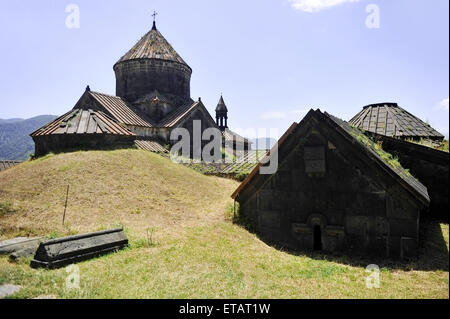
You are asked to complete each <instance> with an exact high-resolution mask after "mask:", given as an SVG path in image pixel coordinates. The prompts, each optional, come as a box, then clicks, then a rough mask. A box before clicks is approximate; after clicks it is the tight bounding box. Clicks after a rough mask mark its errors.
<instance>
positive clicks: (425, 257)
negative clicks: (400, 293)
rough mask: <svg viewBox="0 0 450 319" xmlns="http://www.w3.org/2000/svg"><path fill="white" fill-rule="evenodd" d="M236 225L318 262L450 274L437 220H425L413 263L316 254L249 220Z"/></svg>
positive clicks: (240, 221) (342, 254)
mask: <svg viewBox="0 0 450 319" xmlns="http://www.w3.org/2000/svg"><path fill="white" fill-rule="evenodd" d="M233 222H234V223H235V224H237V225H239V226H241V227H243V228H245V229H246V230H247V231H249V232H251V233H253V234H254V235H256V236H257V237H258V238H259V239H260V240H261V241H263V242H265V243H266V244H268V245H269V246H271V247H273V248H275V249H277V250H280V251H283V252H285V253H288V254H291V255H294V256H304V257H308V258H311V259H315V260H323V261H330V262H335V263H340V264H345V265H349V266H354V267H362V268H366V267H367V266H368V265H370V264H375V265H378V266H379V267H380V268H388V269H395V270H403V271H411V270H421V271H437V270H441V271H449V251H448V248H447V244H446V242H445V239H444V235H443V232H442V229H441V226H440V223H439V222H438V221H435V220H425V221H422V222H421V225H420V235H419V236H420V239H419V256H418V258H415V259H410V260H399V259H393V258H387V257H376V256H375V257H374V256H363V255H356V254H354V253H352V252H349V251H343V252H316V251H298V250H292V249H289V248H286V247H285V246H282V245H279V244H277V243H274V242H272V241H270V240H268V239H267V238H264V237H262V236H260V235H259V234H258V233H257V232H255V230H254V229H253V228H252V227H251V226H250V224H249V223H248V221H246V220H240V219H238V218H235V219H234V220H233Z"/></svg>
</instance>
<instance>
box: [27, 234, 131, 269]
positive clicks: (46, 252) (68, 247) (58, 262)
mask: <svg viewBox="0 0 450 319" xmlns="http://www.w3.org/2000/svg"><path fill="white" fill-rule="evenodd" d="M127 245H128V239H127V237H126V235H125V233H124V232H123V229H121V228H119V229H113V230H107V231H100V232H95V233H88V234H82V235H76V236H69V237H63V238H58V239H53V240H48V241H45V242H42V243H41V244H40V245H39V248H38V249H37V251H36V254H35V255H34V259H33V260H32V261H31V267H33V268H38V267H44V268H58V267H63V266H66V265H69V264H73V263H76V262H80V261H83V260H87V259H90V258H94V257H97V256H100V255H103V254H106V253H109V252H113V251H117V250H120V249H122V248H124V247H126V246H127Z"/></svg>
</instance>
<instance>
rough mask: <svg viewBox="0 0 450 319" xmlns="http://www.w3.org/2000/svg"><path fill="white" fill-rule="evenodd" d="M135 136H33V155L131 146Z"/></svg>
mask: <svg viewBox="0 0 450 319" xmlns="http://www.w3.org/2000/svg"><path fill="white" fill-rule="evenodd" d="M135 138H136V137H135V136H124V135H113V134H54V135H43V136H35V137H33V141H34V143H35V152H34V153H35V155H36V156H42V155H45V154H47V153H50V152H53V153H57V152H61V151H69V150H80V149H89V150H91V149H104V148H126V147H133V146H134V140H135Z"/></svg>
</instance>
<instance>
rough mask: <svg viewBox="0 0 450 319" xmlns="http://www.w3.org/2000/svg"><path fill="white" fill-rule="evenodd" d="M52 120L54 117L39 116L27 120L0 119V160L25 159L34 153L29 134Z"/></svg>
mask: <svg viewBox="0 0 450 319" xmlns="http://www.w3.org/2000/svg"><path fill="white" fill-rule="evenodd" d="M54 118H56V116H54V115H40V116H36V117H33V118H30V119H27V120H24V119H8V120H3V119H0V160H1V159H5V160H25V159H27V158H28V156H29V155H30V154H31V153H33V152H34V143H33V140H32V139H31V137H30V136H29V134H30V133H32V132H34V131H35V130H37V129H38V128H40V127H41V126H43V125H44V124H46V123H48V122H50V121H52V120H53V119H54Z"/></svg>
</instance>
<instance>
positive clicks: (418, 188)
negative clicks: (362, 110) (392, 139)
mask: <svg viewBox="0 0 450 319" xmlns="http://www.w3.org/2000/svg"><path fill="white" fill-rule="evenodd" d="M323 115H325V116H326V117H327V118H329V119H330V120H332V121H333V122H334V123H336V124H337V125H338V126H339V127H341V128H342V129H343V130H344V132H346V133H347V134H348V135H349V136H351V137H352V138H353V139H354V140H355V141H358V143H359V145H360V146H362V147H364V148H365V149H366V150H367V151H369V153H371V154H372V155H373V156H375V158H377V159H379V160H380V161H381V162H382V163H384V164H385V165H386V166H387V167H389V168H390V170H391V171H392V172H394V173H395V174H396V175H397V176H399V177H400V178H401V179H402V180H403V181H404V182H406V184H407V185H408V186H409V187H411V188H412V189H413V190H414V191H415V192H417V193H418V194H419V195H421V196H422V197H423V198H424V199H425V200H426V201H429V200H430V199H429V196H428V191H427V188H426V187H425V186H424V185H423V184H422V183H421V182H419V181H418V180H417V179H416V178H414V176H412V175H411V173H410V172H409V170H407V169H405V168H403V166H402V165H401V164H400V162H399V161H398V159H397V158H395V157H393V156H392V155H391V154H390V153H388V152H386V151H384V150H383V148H382V145H380V144H379V143H375V142H373V141H372V140H371V139H370V138H369V137H367V136H366V135H365V134H364V133H363V132H362V131H361V130H360V129H358V128H356V127H355V126H353V125H352V124H350V123H348V122H346V121H343V120H341V119H339V118H337V117H335V116H333V115H331V114H329V113H327V112H325V113H323Z"/></svg>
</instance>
